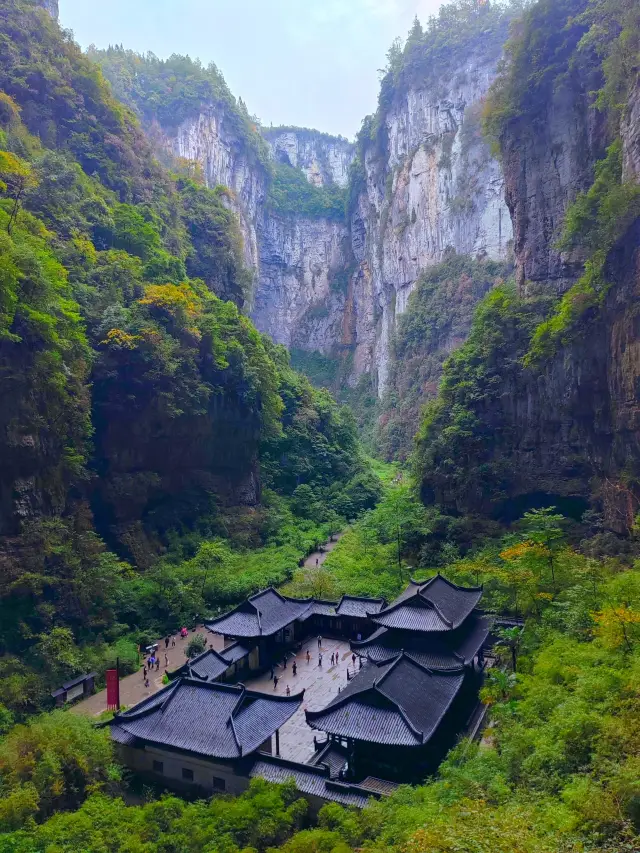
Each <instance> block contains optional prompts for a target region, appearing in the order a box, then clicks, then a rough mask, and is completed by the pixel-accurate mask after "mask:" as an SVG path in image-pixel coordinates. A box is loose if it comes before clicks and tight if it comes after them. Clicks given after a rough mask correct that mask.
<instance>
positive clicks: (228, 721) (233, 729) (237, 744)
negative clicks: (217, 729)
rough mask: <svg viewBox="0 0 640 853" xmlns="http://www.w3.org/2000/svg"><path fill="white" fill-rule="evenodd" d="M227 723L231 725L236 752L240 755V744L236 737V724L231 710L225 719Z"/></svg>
mask: <svg viewBox="0 0 640 853" xmlns="http://www.w3.org/2000/svg"><path fill="white" fill-rule="evenodd" d="M227 725H228V726H231V733H232V735H233V739H234V740H235V742H236V746H237V747H238V752H239V753H240V755H242V744H241V743H240V738H239V737H238V732H237V731H236V724H235V723H234V722H233V711H231V713H230V714H229V719H228V720H227Z"/></svg>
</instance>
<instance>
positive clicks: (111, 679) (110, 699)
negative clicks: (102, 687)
mask: <svg viewBox="0 0 640 853" xmlns="http://www.w3.org/2000/svg"><path fill="white" fill-rule="evenodd" d="M106 675H107V710H108V711H117V710H118V709H119V707H120V680H119V679H118V670H117V669H108V670H107V673H106Z"/></svg>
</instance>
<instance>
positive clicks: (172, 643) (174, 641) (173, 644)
mask: <svg viewBox="0 0 640 853" xmlns="http://www.w3.org/2000/svg"><path fill="white" fill-rule="evenodd" d="M175 647H176V638H175V637H171V648H172V649H175Z"/></svg>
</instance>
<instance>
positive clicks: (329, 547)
mask: <svg viewBox="0 0 640 853" xmlns="http://www.w3.org/2000/svg"><path fill="white" fill-rule="evenodd" d="M343 536H344V533H336V534H335V535H334V537H333V541H331V540H330V541H329V542H325V544H324V545H323V546H322V547H323V550H322V551H314V552H313V553H312V554H309V556H308V557H307V559H306V560H305V561H304V568H305V569H315V568H320V566H321V565H322V564H323V563H324V561H325V560H326V559H327V557H328V556H329V554H330V553H331V551H333V549H334V548H335V547H336V545H337V544H338V542H339V541H340V540H341V539H342V537H343ZM316 561H317V562H316Z"/></svg>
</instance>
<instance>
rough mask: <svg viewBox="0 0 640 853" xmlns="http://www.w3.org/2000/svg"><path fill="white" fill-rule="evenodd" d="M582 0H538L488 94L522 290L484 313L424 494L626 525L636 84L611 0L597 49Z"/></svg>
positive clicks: (438, 411)
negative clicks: (620, 72)
mask: <svg viewBox="0 0 640 853" xmlns="http://www.w3.org/2000/svg"><path fill="white" fill-rule="evenodd" d="M582 8H583V4H582V3H581V0H567V2H564V3H563V4H557V5H556V4H538V5H536V6H532V7H531V9H530V11H529V12H527V13H526V14H525V18H524V20H523V24H522V26H521V30H520V31H521V36H520V39H521V41H520V43H518V44H516V46H515V49H514V50H513V53H512V62H511V63H510V64H509V65H508V66H507V68H506V69H505V72H504V74H503V76H502V78H501V81H500V85H499V86H498V87H497V89H496V91H495V92H494V94H493V96H492V102H491V105H490V110H489V114H488V119H489V123H490V127H492V128H493V132H495V133H496V134H497V138H498V140H499V143H500V148H501V152H502V159H503V164H504V174H505V192H506V198H507V201H508V204H509V208H510V211H511V214H512V218H513V222H514V231H515V240H514V251H515V263H516V269H517V282H518V285H519V287H518V293H517V294H516V293H511V292H510V291H509V292H505V293H504V294H500V293H498V294H497V298H496V299H495V300H494V301H493V302H491V301H488V302H487V303H486V304H485V305H484V307H483V311H482V312H481V313H480V314H479V315H477V318H476V321H477V322H476V324H475V326H474V329H473V330H472V332H471V335H472V342H471V345H470V346H469V347H468V348H467V349H466V350H464V349H463V350H462V351H461V353H460V357H459V358H458V359H457V360H456V361H455V362H453V363H451V365H450V367H449V369H448V370H446V371H445V372H446V377H445V382H444V383H443V385H442V390H441V392H440V397H439V401H438V404H437V405H436V407H435V408H434V409H433V410H432V411H431V412H430V413H429V414H428V415H427V416H426V417H425V418H424V420H423V425H422V432H421V437H420V440H419V446H418V455H419V458H420V460H421V465H422V487H423V488H422V494H423V498H424V499H425V501H426V502H436V503H439V504H441V505H444V506H447V507H449V508H450V509H452V510H455V511H457V512H479V513H483V514H493V515H498V516H500V517H504V518H511V519H515V518H517V517H519V516H520V515H521V514H522V512H523V511H524V510H526V509H528V508H530V507H532V506H541V505H546V506H548V505H552V504H555V505H557V506H559V507H561V508H564V509H565V510H568V511H570V512H572V513H573V514H574V515H575V516H576V517H579V515H580V514H581V513H582V511H584V510H585V509H586V508H587V507H588V506H591V507H592V508H594V509H596V510H598V511H599V512H601V513H602V516H603V519H604V524H605V526H606V527H608V528H609V529H610V530H613V531H616V532H618V533H627V532H628V531H629V530H630V529H631V528H632V526H633V525H634V518H635V516H636V515H637V513H638V510H639V508H640V396H639V394H638V389H639V388H640V325H639V324H638V320H637V308H636V306H637V304H638V296H639V294H640V215H639V214H640V189H639V188H638V187H635V186H634V184H640V168H639V166H640V79H638V74H637V70H636V71H635V72H633V73H634V74H635V77H631V78H630V77H629V74H626V75H625V77H624V79H623V80H620V79H617V80H615V81H614V83H613V84H611V81H610V78H608V77H607V74H610V73H611V69H612V67H613V66H615V63H608V64H607V63H603V57H606V56H607V51H610V55H614V56H616V58H617V59H619V58H620V55H621V52H622V51H624V47H625V45H624V36H621V37H620V40H619V41H616V38H617V36H616V33H617V32H618V30H617V29H616V26H614V21H613V20H610V19H608V18H607V15H609V14H610V7H607V6H605V5H603V6H602V7H601V9H600V10H599V15H600V18H596V19H595V24H594V26H595V29H596V32H597V33H603V32H607V33H610V34H611V39H612V41H611V42H610V43H609V44H607V45H602V44H600V45H599V49H598V50H597V51H596V50H594V49H593V43H592V41H591V40H590V39H589V38H588V37H587V30H588V27H589V22H585V19H584V18H580V17H579V12H580V11H581V10H582ZM629 14H630V16H631V15H633V14H634V10H633V9H630V12H629ZM635 14H636V15H637V12H635ZM616 24H617V22H616ZM630 31H637V28H636V29H635V30H633V29H631V30H630ZM558 32H561V33H562V34H563V35H562V45H561V48H562V49H559V48H558V41H557V33H558ZM606 87H609V88H606ZM612 88H613V89H615V105H616V106H612V101H611V100H610V99H608V96H609V95H610V94H611V89H612ZM599 90H600V91H602V92H603V93H604V95H603V97H601V98H600V99H599V100H598V101H596V97H595V95H594V93H595V92H597V91H599ZM621 102H626V105H625V107H624V109H623V110H622V121H621V122H619V121H618V118H619V111H618V108H617V105H618V104H620V103H621ZM614 143H615V144H614ZM619 149H621V150H622V174H619V173H618V166H619V161H618V152H619ZM625 182H627V183H626V184H625ZM587 193H588V194H587ZM581 194H582V195H581ZM574 203H575V204H574ZM569 212H571V215H570V216H568V214H569ZM566 225H568V226H569V227H568V228H567V227H565V226H566ZM561 237H563V240H562V241H560V238H561ZM587 262H589V263H587Z"/></svg>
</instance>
